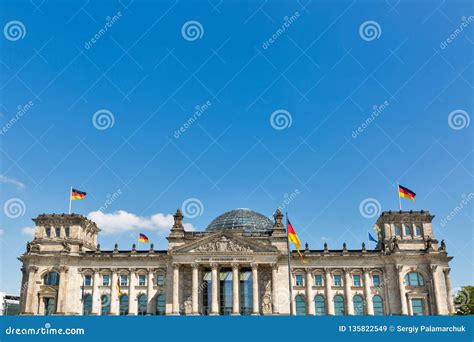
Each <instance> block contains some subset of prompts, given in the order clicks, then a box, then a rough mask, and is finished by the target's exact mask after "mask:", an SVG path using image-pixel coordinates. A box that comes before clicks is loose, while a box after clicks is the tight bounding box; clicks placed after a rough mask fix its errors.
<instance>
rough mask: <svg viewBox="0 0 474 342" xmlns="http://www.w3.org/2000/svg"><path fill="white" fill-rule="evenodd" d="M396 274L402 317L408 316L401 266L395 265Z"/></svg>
mask: <svg viewBox="0 0 474 342" xmlns="http://www.w3.org/2000/svg"><path fill="white" fill-rule="evenodd" d="M396 268H397V272H398V287H399V289H400V301H401V303H400V304H401V308H402V312H401V313H402V315H408V305H407V296H406V293H405V284H404V283H403V265H397V266H396Z"/></svg>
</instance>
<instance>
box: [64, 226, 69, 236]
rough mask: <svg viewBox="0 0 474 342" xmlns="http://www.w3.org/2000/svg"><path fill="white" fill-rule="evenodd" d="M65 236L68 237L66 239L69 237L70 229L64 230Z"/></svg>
mask: <svg viewBox="0 0 474 342" xmlns="http://www.w3.org/2000/svg"><path fill="white" fill-rule="evenodd" d="M64 235H66V237H69V227H66V228H64Z"/></svg>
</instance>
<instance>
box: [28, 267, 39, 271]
mask: <svg viewBox="0 0 474 342" xmlns="http://www.w3.org/2000/svg"><path fill="white" fill-rule="evenodd" d="M28 272H34V273H36V272H38V267H36V266H28Z"/></svg>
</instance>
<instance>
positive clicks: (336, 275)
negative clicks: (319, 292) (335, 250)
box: [334, 274, 342, 286]
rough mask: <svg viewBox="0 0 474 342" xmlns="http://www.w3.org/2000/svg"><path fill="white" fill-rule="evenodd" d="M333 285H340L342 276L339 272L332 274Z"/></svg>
mask: <svg viewBox="0 0 474 342" xmlns="http://www.w3.org/2000/svg"><path fill="white" fill-rule="evenodd" d="M334 286H342V278H341V276H340V275H339V274H335V275H334Z"/></svg>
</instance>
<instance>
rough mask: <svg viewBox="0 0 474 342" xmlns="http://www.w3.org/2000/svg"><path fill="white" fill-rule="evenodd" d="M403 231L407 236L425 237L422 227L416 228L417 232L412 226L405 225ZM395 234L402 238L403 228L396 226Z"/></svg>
mask: <svg viewBox="0 0 474 342" xmlns="http://www.w3.org/2000/svg"><path fill="white" fill-rule="evenodd" d="M403 229H404V232H405V236H423V229H422V228H421V226H415V231H413V229H412V227H411V226H409V225H406V224H404V225H403ZM394 234H395V235H396V236H402V228H401V227H400V226H397V225H396V226H395V227H394Z"/></svg>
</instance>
